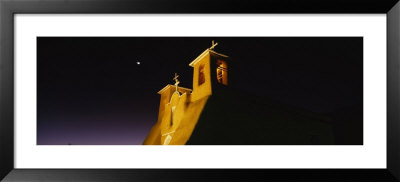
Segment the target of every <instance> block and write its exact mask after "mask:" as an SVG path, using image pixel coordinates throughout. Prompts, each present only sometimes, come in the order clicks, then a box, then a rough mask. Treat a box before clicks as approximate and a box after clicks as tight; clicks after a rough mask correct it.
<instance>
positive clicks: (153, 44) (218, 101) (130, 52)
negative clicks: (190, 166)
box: [36, 37, 363, 145]
mask: <svg viewBox="0 0 400 182" xmlns="http://www.w3.org/2000/svg"><path fill="white" fill-rule="evenodd" d="M36 141H37V145H363V37H37V138H36Z"/></svg>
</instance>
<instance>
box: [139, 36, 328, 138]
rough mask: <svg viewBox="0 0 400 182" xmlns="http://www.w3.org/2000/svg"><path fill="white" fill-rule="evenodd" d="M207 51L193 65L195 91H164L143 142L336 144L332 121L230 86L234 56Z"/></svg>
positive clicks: (176, 88) (169, 87) (174, 87)
mask: <svg viewBox="0 0 400 182" xmlns="http://www.w3.org/2000/svg"><path fill="white" fill-rule="evenodd" d="M217 44H218V43H216V44H214V42H213V44H212V46H211V47H210V48H208V49H206V50H205V51H204V52H203V53H202V54H200V55H199V56H198V57H197V58H196V59H195V60H193V61H192V62H191V63H190V64H189V66H191V67H193V87H192V89H189V88H184V87H180V86H178V85H179V80H178V75H177V74H175V77H174V80H175V84H174V85H171V84H168V85H167V86H165V87H164V88H163V89H161V90H160V91H159V92H158V94H160V95H161V101H160V107H159V115H158V121H157V123H156V124H155V125H154V126H153V127H152V129H151V130H150V132H149V134H148V136H147V137H146V139H145V140H144V142H143V144H144V145H185V144H186V145H190V144H192V145H314V144H317V145H318V144H320V145H321V144H322V145H329V144H334V136H333V127H332V123H331V122H332V120H331V119H330V118H327V117H325V116H322V115H318V114H316V113H313V112H310V111H306V110H302V109H300V108H296V107H292V106H289V105H285V104H282V103H277V102H274V101H269V100H265V99H260V98H258V97H255V96H251V95H246V94H244V93H241V92H238V91H235V90H234V89H232V88H230V87H229V85H230V82H231V80H229V78H230V77H229V75H230V74H232V73H231V72H229V71H230V66H231V60H230V58H229V57H228V56H226V55H223V54H220V53H217V52H215V51H214V47H215V46H216V45H217Z"/></svg>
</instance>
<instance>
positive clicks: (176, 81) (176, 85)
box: [173, 73, 180, 92]
mask: <svg viewBox="0 0 400 182" xmlns="http://www.w3.org/2000/svg"><path fill="white" fill-rule="evenodd" d="M178 77H179V75H178V74H176V73H175V77H174V79H173V80H175V84H174V85H175V91H176V92H178V84H179V83H180V82H179V80H178Z"/></svg>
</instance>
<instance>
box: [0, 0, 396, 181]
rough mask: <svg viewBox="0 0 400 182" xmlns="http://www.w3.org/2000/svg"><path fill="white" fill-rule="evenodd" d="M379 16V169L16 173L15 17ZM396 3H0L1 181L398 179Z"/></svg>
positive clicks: (326, 0) (224, 0) (345, 0)
mask: <svg viewBox="0 0 400 182" xmlns="http://www.w3.org/2000/svg"><path fill="white" fill-rule="evenodd" d="M17 13H85V14H86V13H202V14H203V13H241V14H242V13H243V14H246V13H247V14H248V13H351V14H354V13H383V14H386V15H387V168H386V169H99V170H97V169H96V170H95V169H15V168H14V16H13V15H14V14H17ZM399 17H400V5H399V3H398V1H397V0H387V1H384V0H324V1H321V0H303V1H292V0H266V1H261V0H250V1H241V0H233V1H228V0H221V1H211V0H192V1H185V0H168V1H164V0H146V1H139V0H133V1H126V0H125V1H121V0H98V1H93V0H81V1H75V0H67V1H65V0H29V1H28V0H14V1H11V0H1V1H0V40H1V42H0V46H1V47H0V179H3V180H4V181H155V180H163V181H164V180H170V181H220V180H221V179H227V178H232V179H238V180H244V181H255V180H257V181H400V151H399V146H400V143H399V139H400V114H399V112H398V111H399V109H400V107H399V104H400V100H399V99H400V98H399V95H400V94H399V93H400V92H399V91H400V88H399V86H400V84H399V81H400V80H399V78H400V70H399V69H400V67H399V64H400V59H399V56H400V53H399V50H400V36H399V33H400V32H399V29H400V24H399V22H400V19H399Z"/></svg>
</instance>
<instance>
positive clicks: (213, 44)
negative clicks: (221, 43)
mask: <svg viewBox="0 0 400 182" xmlns="http://www.w3.org/2000/svg"><path fill="white" fill-rule="evenodd" d="M217 45H218V42H217V43H214V40H213V41H212V42H211V47H210V50H213V49H214V47H215V46H217Z"/></svg>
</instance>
